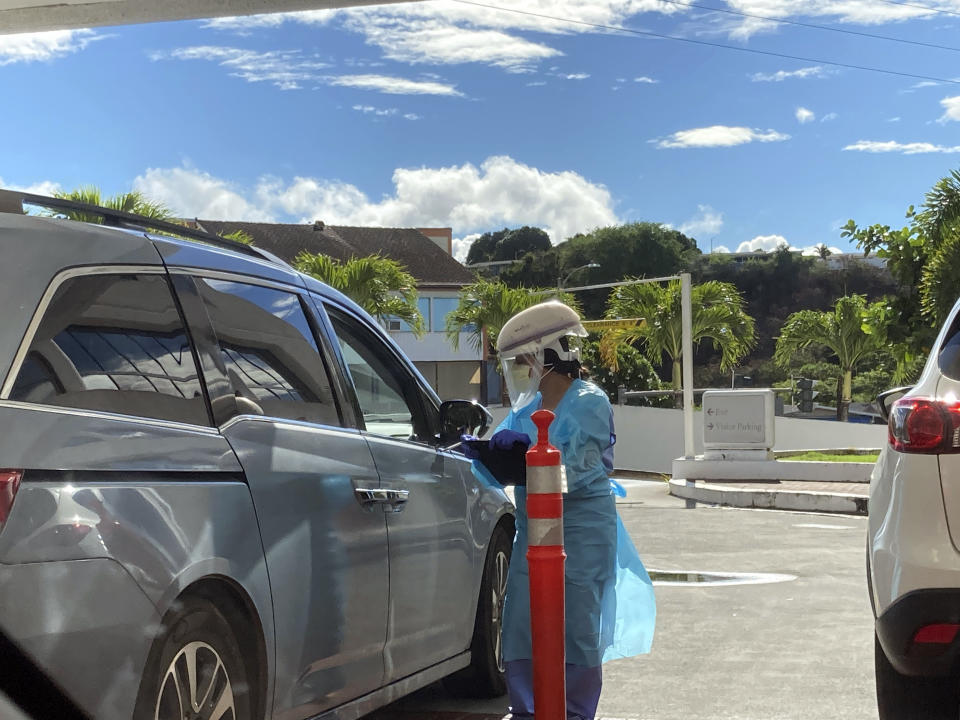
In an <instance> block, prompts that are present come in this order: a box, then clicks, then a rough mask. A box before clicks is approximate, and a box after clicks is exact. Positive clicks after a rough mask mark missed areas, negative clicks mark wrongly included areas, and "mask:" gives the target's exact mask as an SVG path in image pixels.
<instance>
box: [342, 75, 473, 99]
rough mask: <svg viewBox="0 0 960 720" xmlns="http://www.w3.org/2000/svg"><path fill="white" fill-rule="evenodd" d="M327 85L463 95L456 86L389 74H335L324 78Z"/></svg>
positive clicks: (399, 93)
mask: <svg viewBox="0 0 960 720" xmlns="http://www.w3.org/2000/svg"><path fill="white" fill-rule="evenodd" d="M324 82H326V83H327V84H329V85H340V86H343V87H353V88H359V89H360V90H375V91H377V92H382V93H387V94H390V95H448V96H455V97H463V93H462V92H460V91H459V90H457V88H456V86H454V85H450V84H448V83H441V82H434V81H432V80H409V79H407V78H401V77H393V76H390V75H335V76H332V77H327V78H324Z"/></svg>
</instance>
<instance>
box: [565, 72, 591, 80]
mask: <svg viewBox="0 0 960 720" xmlns="http://www.w3.org/2000/svg"><path fill="white" fill-rule="evenodd" d="M560 77H562V78H563V79H564V80H586V79H587V78H588V77H590V73H571V74H569V75H561V76H560Z"/></svg>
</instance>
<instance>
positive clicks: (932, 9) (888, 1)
mask: <svg viewBox="0 0 960 720" xmlns="http://www.w3.org/2000/svg"><path fill="white" fill-rule="evenodd" d="M877 2H882V3H885V4H887V5H902V6H903V7H912V8H918V9H920V10H927V11H929V12H935V13H941V14H943V15H956V16H957V17H960V12H955V11H953V10H941V9H940V8H935V7H930V6H929V5H918V4H917V3H908V2H899V0H877Z"/></svg>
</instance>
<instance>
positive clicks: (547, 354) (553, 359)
mask: <svg viewBox="0 0 960 720" xmlns="http://www.w3.org/2000/svg"><path fill="white" fill-rule="evenodd" d="M560 347H561V348H563V349H564V351H566V352H570V342H569V340H568V339H567V337H566V336H564V337H562V338H560ZM543 366H544V368H546V369H549V370H553V371H554V372H558V373H560V374H561V375H566V376H567V377H571V378H573V379H574V380H576V379H577V378H579V377H581V370H580V367H581V366H580V361H579V360H561V359H560V356H559V355H557V351H556V350H554V349H553V348H546V349H545V350H544V351H543Z"/></svg>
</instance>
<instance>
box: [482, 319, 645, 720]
mask: <svg viewBox="0 0 960 720" xmlns="http://www.w3.org/2000/svg"><path fill="white" fill-rule="evenodd" d="M586 335H587V332H586V330H585V329H584V327H583V325H582V324H581V322H580V318H579V316H578V315H577V313H576V312H575V311H574V310H572V309H571V308H570V307H568V306H566V305H564V304H563V303H561V302H559V301H555V300H554V301H549V302H545V303H541V304H539V305H535V306H533V307H531V308H528V309H526V310H524V311H522V312H520V313H518V314H517V315H515V316H514V317H512V318H511V319H510V320H509V321H507V323H506V324H505V325H504V326H503V329H502V330H501V331H500V335H499V337H498V339H497V352H498V355H499V358H500V363H501V367H502V369H503V374H504V377H505V378H506V382H507V389H508V391H509V394H510V402H511V406H512V409H511V411H510V414H509V415H508V416H507V418H506V419H505V420H504V421H503V422H502V423H501V424H500V425H499V426H498V427H497V429H496V431H495V432H494V433H493V435H492V436H491V438H490V448H491V449H503V450H506V449H508V448H510V447H512V446H513V444H514V443H515V442H516V441H521V442H523V443H526V444H527V445H529V444H530V442H531V440H533V441H535V440H536V437H537V428H536V425H534V423H533V420H532V419H531V417H530V416H531V415H532V414H533V412H535V411H536V410H539V409H541V408H543V409H547V410H552V411H553V413H554V415H555V418H554V420H553V423H552V424H551V425H550V430H549V434H550V442H551V443H552V444H553V445H554V446H555V447H557V448H558V449H559V450H560V452H561V459H562V462H563V468H564V470H565V473H566V480H565V484H566V487H565V491H564V493H563V545H564V550H565V552H566V556H567V558H566V567H565V573H566V579H565V593H566V606H565V611H566V628H565V635H566V643H565V645H566V663H567V664H566V682H567V685H566V693H567V718H568V719H569V720H593V719H594V717H595V715H596V710H597V703H598V702H599V699H600V688H601V679H602V671H601V665H602V664H603V663H605V662H607V661H608V660H615V659H618V658H625V657H631V656H633V655H640V654H643V653H647V652H649V651H650V645H651V643H652V641H653V630H654V622H655V618H656V603H655V600H654V594H653V586H652V584H651V582H650V577H649V576H648V575H647V571H646V570H645V569H644V566H643V563H642V562H641V560H640V556H639V555H638V554H637V551H636V548H635V547H634V546H633V543H632V542H631V540H630V537H629V535H627V532H626V530H625V529H624V527H623V523H622V522H621V521H620V518H619V516H618V515H617V510H616V506H615V498H614V494H615V492H617V489H619V490H620V492H621V493H622V488H618V486H617V485H616V483H612V482H611V480H610V479H609V475H610V473H611V472H612V471H613V445H614V443H615V442H616V435H615V433H614V427H613V410H612V408H611V406H610V401H609V400H608V399H607V396H606V394H605V393H604V392H603V390H601V389H600V388H599V387H597V386H596V385H594V384H593V383H590V382H587V381H585V380H582V379H581V378H580V375H581V367H580V360H579V342H580V338H582V337H585V336H586ZM467 454H468V456H469V455H470V453H469V452H467ZM474 457H475V456H474ZM473 467H474V473H475V474H477V475H478V476H479V477H481V478H482V479H484V480H486V481H488V482H496V481H495V480H494V479H493V477H492V475H490V473H489V472H488V471H487V469H486V468H485V467H484V466H483V465H482V464H481V463H480V462H478V461H476V460H475V461H474V463H473ZM526 499H527V496H526V488H525V487H517V488H516V505H517V516H516V525H517V532H516V537H515V539H514V544H513V554H512V558H511V564H510V572H509V576H508V579H507V592H506V600H505V604H504V609H503V645H502V647H503V659H504V661H505V667H506V671H505V677H506V683H507V690H508V693H509V698H510V706H511V713H512V717H513V718H514V719H515V720H519V719H520V718H532V717H533V713H534V707H533V672H532V668H533V666H532V657H533V655H532V650H531V642H530V594H529V583H530V580H529V574H528V569H527V557H526V556H527V514H526Z"/></svg>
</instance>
